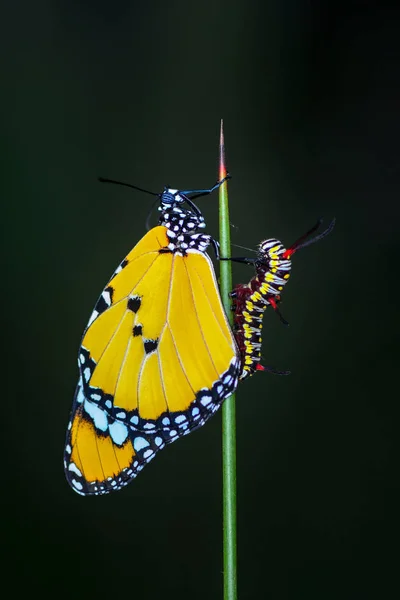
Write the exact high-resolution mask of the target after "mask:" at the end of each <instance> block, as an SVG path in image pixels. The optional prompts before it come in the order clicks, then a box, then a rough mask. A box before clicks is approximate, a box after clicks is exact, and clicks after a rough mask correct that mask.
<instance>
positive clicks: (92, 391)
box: [65, 226, 241, 494]
mask: <svg viewBox="0 0 400 600" xmlns="http://www.w3.org/2000/svg"><path fill="white" fill-rule="evenodd" d="M166 232H167V229H166V228H165V227H163V226H158V227H155V228H153V229H152V230H150V231H149V232H148V233H147V234H146V235H145V236H144V237H143V238H142V240H141V241H140V242H139V243H138V244H137V245H136V246H135V248H134V249H133V250H132V251H131V252H130V254H128V256H127V257H126V259H125V260H124V261H123V262H122V263H121V265H120V267H119V268H118V269H117V271H116V272H115V274H114V275H113V277H112V278H111V280H110V282H109V283H108V285H107V287H106V288H105V290H104V291H103V293H102V295H101V296H100V298H99V301H98V302H97V304H96V307H95V309H94V311H93V313H92V316H91V318H90V320H89V325H88V327H87V329H86V331H85V333H84V335H83V339H82V344H81V349H80V354H79V368H80V373H81V377H80V382H79V384H78V388H77V392H76V396H75V402H74V406H73V410H72V418H71V423H70V429H69V432H68V435H67V444H66V453H65V470H66V474H67V479H68V481H69V482H70V484H71V485H72V486H73V487H74V489H75V490H77V491H78V492H80V493H82V494H91V493H106V492H108V491H111V489H119V487H121V486H122V485H125V484H126V483H128V482H129V481H130V480H131V479H132V478H133V477H135V476H136V474H137V472H138V471H139V470H140V469H141V468H143V466H144V464H146V462H148V460H151V458H153V457H154V455H155V452H156V451H157V450H159V449H160V448H162V447H163V446H164V445H165V444H166V443H170V442H173V441H175V440H176V439H178V438H179V437H181V436H182V435H185V434H187V433H189V432H190V431H192V430H193V429H195V428H197V427H199V426H201V425H203V424H204V423H205V421H206V420H207V419H208V418H209V417H210V416H211V415H212V414H213V413H214V412H215V411H216V410H217V409H218V408H219V406H220V405H221V403H222V401H223V400H224V398H226V397H228V396H229V395H230V394H231V393H232V392H233V391H234V390H235V388H236V386H237V382H238V377H239V375H240V370H241V368H240V358H239V356H238V350H237V347H236V343H235V340H234V337H233V334H232V332H231V330H230V327H229V324H228V322H227V319H226V316H225V313H224V310H223V307H222V304H221V300H220V297H219V292H218V288H217V284H216V280H215V275H214V270H213V267H212V263H211V261H210V259H209V257H208V256H207V255H206V254H205V253H203V252H201V251H199V250H195V249H193V250H192V249H189V250H188V251H187V253H186V254H185V255H182V253H180V252H172V251H170V250H169V249H168V244H169V239H168V237H167V235H166ZM78 472H79V473H80V475H78Z"/></svg>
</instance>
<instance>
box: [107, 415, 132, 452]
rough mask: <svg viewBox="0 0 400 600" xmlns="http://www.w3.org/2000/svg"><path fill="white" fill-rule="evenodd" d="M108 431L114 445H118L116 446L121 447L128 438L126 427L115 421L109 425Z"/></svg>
mask: <svg viewBox="0 0 400 600" xmlns="http://www.w3.org/2000/svg"><path fill="white" fill-rule="evenodd" d="M109 430H110V435H111V437H112V440H113V442H114V443H115V444H118V446H122V444H123V443H124V442H125V440H126V438H127V437H128V428H127V426H126V425H124V424H123V423H119V422H118V421H115V422H114V423H111V424H110V425H109Z"/></svg>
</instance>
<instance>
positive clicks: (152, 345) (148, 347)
mask: <svg viewBox="0 0 400 600" xmlns="http://www.w3.org/2000/svg"><path fill="white" fill-rule="evenodd" d="M157 346H158V339H157V340H144V351H145V352H146V354H151V352H154V351H155V350H157Z"/></svg>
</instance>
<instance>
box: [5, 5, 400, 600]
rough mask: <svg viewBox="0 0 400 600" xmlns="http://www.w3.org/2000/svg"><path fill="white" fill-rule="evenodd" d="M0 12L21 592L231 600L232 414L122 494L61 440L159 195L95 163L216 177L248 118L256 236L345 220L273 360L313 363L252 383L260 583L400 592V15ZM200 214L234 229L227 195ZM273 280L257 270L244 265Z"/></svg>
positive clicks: (252, 580)
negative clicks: (224, 440) (105, 313)
mask: <svg viewBox="0 0 400 600" xmlns="http://www.w3.org/2000/svg"><path fill="white" fill-rule="evenodd" d="M322 6H323V7H322ZM1 12H2V18H1V19H0V50H1V52H0V64H1V69H2V73H3V76H2V80H3V86H2V99H1V103H2V130H3V135H2V139H1V148H2V151H1V165H2V170H3V175H2V178H1V183H2V200H3V209H2V213H3V218H2V224H3V227H4V232H3V235H2V241H3V246H4V249H5V251H6V256H5V260H4V264H3V290H2V300H3V311H2V316H3V320H4V323H3V339H4V354H3V364H4V376H5V382H6V383H5V386H4V387H3V394H2V418H1V422H2V426H3V427H2V429H3V433H2V442H3V444H4V450H3V453H2V460H1V479H2V483H3V486H2V487H3V492H2V499H3V501H4V502H5V504H6V507H5V509H4V512H3V517H4V524H3V531H2V537H1V541H2V547H3V552H4V553H5V555H6V560H4V555H3V559H2V563H3V566H6V569H7V572H8V574H9V575H10V576H11V579H10V581H11V585H12V586H13V590H14V593H17V592H18V591H20V592H24V593H26V594H29V595H32V594H36V593H40V594H41V595H42V596H45V597H46V596H48V595H50V594H52V595H53V597H64V596H67V595H68V596H69V597H78V598H79V597H87V598H95V597H99V595H100V594H101V595H102V597H109V596H112V597H115V598H117V597H120V596H121V597H122V596H123V597H124V598H132V599H137V598H141V599H146V600H147V599H149V600H152V599H156V598H157V599H158V598H174V600H180V599H187V598H191V599H192V598H193V599H200V598H210V599H218V598H221V597H222V555H221V512H222V511H221V442H220V437H221V433H220V432H221V414H218V415H217V416H216V417H215V418H214V419H212V420H211V421H210V422H209V423H207V425H206V426H205V427H204V428H203V429H201V430H200V431H198V432H196V433H194V434H193V435H190V436H188V437H187V438H186V439H184V440H181V441H179V442H178V443H177V444H173V445H172V446H171V447H169V448H168V449H167V450H166V451H164V452H161V453H160V455H159V456H158V457H157V458H156V460H155V461H154V463H152V464H151V465H149V467H148V468H146V469H145V470H144V472H143V473H142V474H141V475H140V476H139V478H138V479H137V480H136V481H134V482H133V483H132V484H131V485H130V486H128V487H127V488H126V489H125V490H123V491H122V492H119V493H116V494H114V495H110V496H107V497H101V498H82V497H79V496H78V495H76V494H74V492H73V491H72V490H71V489H70V488H69V487H68V485H67V483H66V481H65V479H64V473H63V469H62V452H63V444H64V434H65V428H66V425H67V421H68V416H69V411H70V407H71V402H72V397H73V393H74V388H75V383H76V378H77V367H76V356H77V350H78V345H79V341H80V336H81V333H82V331H83V329H84V326H85V325H86V322H87V319H88V317H89V315H90V312H91V310H92V308H93V305H94V303H95V301H96V299H97V296H98V294H99V292H100V291H101V289H102V287H103V286H104V284H105V283H106V281H107V279H108V277H109V276H110V274H111V273H112V272H113V270H114V268H115V267H116V266H117V264H118V263H119V261H120V260H121V259H122V258H123V257H124V256H125V254H126V253H127V252H128V251H129V250H130V248H131V247H132V246H133V245H134V244H135V243H136V242H137V241H138V240H139V239H140V237H141V236H142V235H143V233H144V221H145V218H146V215H147V213H148V210H149V200H148V197H147V196H145V195H141V194H139V193H134V192H132V193H131V192H130V191H129V190H126V189H123V188H118V187H111V186H106V185H103V186H102V185H101V184H99V183H97V181H96V177H97V176H98V175H103V176H105V177H112V178H115V179H121V180H127V181H131V182H132V183H136V184H137V185H140V186H143V187H148V188H149V189H152V190H155V191H159V190H161V189H162V187H163V185H164V184H169V185H171V186H173V187H180V188H181V189H182V188H183V189H185V188H190V187H203V186H209V185H211V184H212V183H213V182H214V181H215V179H216V176H217V150H218V149H217V143H218V129H219V120H220V118H221V117H223V118H224V120H225V134H226V143H227V159H228V168H229V170H230V172H231V173H232V175H233V179H232V181H231V182H230V184H229V193H230V202H231V220H232V222H233V223H234V224H235V225H236V228H234V229H233V230H232V236H233V240H232V241H233V242H236V243H238V244H242V245H246V246H251V247H253V248H254V247H255V246H256V244H257V243H258V242H259V241H260V240H261V239H264V238H266V237H271V236H276V237H278V238H280V239H282V240H283V241H284V242H285V243H287V244H290V243H291V242H293V241H294V240H295V239H296V238H297V237H298V236H299V235H301V234H302V233H303V232H304V231H306V230H307V229H308V228H309V227H310V226H311V225H312V224H313V223H314V222H315V221H316V219H317V218H318V217H319V216H324V217H325V222H328V220H329V219H330V218H332V216H336V218H337V225H336V228H335V230H334V232H333V233H332V234H331V236H330V237H329V238H327V239H326V240H324V241H323V242H321V244H320V245H317V246H314V247H312V248H309V249H306V250H304V251H302V252H301V253H299V254H298V255H296V256H295V257H294V261H293V262H294V265H293V276H292V279H291V281H290V283H289V285H288V286H287V289H286V290H285V296H284V302H283V304H282V312H283V313H284V315H285V316H286V318H287V319H288V320H289V321H290V324H291V326H290V328H288V329H285V328H284V327H282V326H281V325H280V323H279V322H278V319H276V318H275V316H274V315H273V314H272V312H271V314H267V315H266V319H265V334H264V348H263V352H264V356H265V362H266V363H267V364H270V365H274V366H276V367H277V368H281V369H285V368H290V369H291V371H292V375H291V376H290V377H286V378H285V377H276V376H273V375H269V374H259V375H257V376H255V377H254V378H252V380H249V381H248V382H245V383H244V384H243V386H241V387H240V389H239V391H238V397H237V426H238V434H237V435H238V541H239V555H238V556H239V592H240V598H241V599H253V598H271V599H278V600H279V599H281V598H282V599H285V598H289V599H291V600H292V599H293V600H298V599H303V598H307V599H309V598H318V599H326V598H327V599H331V598H332V599H336V598H337V599H344V598H346V599H354V598H356V599H358V598H360V599H364V598H388V597H395V595H396V594H395V592H394V586H395V585H396V580H397V576H396V571H397V569H398V563H397V554H398V531H397V524H396V521H397V510H398V494H397V492H398V455H397V454H396V452H395V440H396V437H397V435H398V433H397V432H398V428H399V416H400V415H399V408H398V393H397V394H396V392H395V374H396V372H395V369H396V361H395V358H396V354H397V352H396V351H397V347H398V338H397V339H396V337H395V336H396V334H397V332H398V329H397V312H398V311H397V305H396V289H397V288H398V283H397V281H396V279H397V268H398V267H397V262H396V256H397V251H398V236H399V227H398V217H399V208H398V207H399V191H400V190H399V151H398V148H399V133H400V131H399V119H398V106H399V104H398V96H397V90H396V85H397V84H396V81H397V80H398V74H399V73H398V69H397V67H398V60H397V57H398V54H397V50H398V43H397V37H398V26H397V24H396V18H397V16H398V15H396V14H395V11H394V10H389V9H386V8H385V6H384V4H382V3H380V6H379V8H376V7H375V6H374V4H373V3H369V2H356V3H346V8H343V7H341V6H340V5H339V4H338V3H336V2H335V3H334V2H327V3H322V2H321V3H315V4H313V3H306V2H293V1H289V2H279V1H277V0H276V1H270V0H265V1H263V2H261V1H259V2H250V1H244V0H236V1H235V0H232V2H218V1H217V0H214V1H212V2H210V1H204V2H201V3H198V4H195V3H191V2H184V1H183V0H179V1H173V2H162V1H160V0H159V1H157V2H140V3H139V2H128V1H125V2H124V1H120V2H114V3H111V2H90V1H89V0H86V1H83V0H80V1H71V0H69V1H67V0H64V1H62V0H53V1H50V0H48V1H47V2H46V1H40V0H39V1H38V2H28V1H26V0H25V1H23V0H21V2H9V3H7V6H4V7H3V8H2V11H1ZM201 208H202V210H203V211H204V215H205V217H206V220H207V223H208V231H209V232H210V233H212V234H213V235H215V236H218V229H217V195H214V196H211V197H209V198H205V199H204V200H202V201H201ZM236 253H239V254H242V253H243V252H242V251H241V250H239V251H237V252H236ZM251 274H252V271H251V269H249V268H246V267H244V266H241V265H239V266H235V267H234V280H235V281H236V282H238V281H246V280H248V279H249V278H250V276H251ZM5 563H6V564H5ZM4 585H5V583H3V587H4Z"/></svg>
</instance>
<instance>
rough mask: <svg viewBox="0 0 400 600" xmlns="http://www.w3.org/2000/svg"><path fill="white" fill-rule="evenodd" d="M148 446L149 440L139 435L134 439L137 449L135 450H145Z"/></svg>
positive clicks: (134, 445)
mask: <svg viewBox="0 0 400 600" xmlns="http://www.w3.org/2000/svg"><path fill="white" fill-rule="evenodd" d="M147 446H150V444H149V442H148V441H147V440H145V439H144V438H142V437H137V438H135V439H134V440H133V447H134V449H135V452H140V450H143V448H147Z"/></svg>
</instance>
